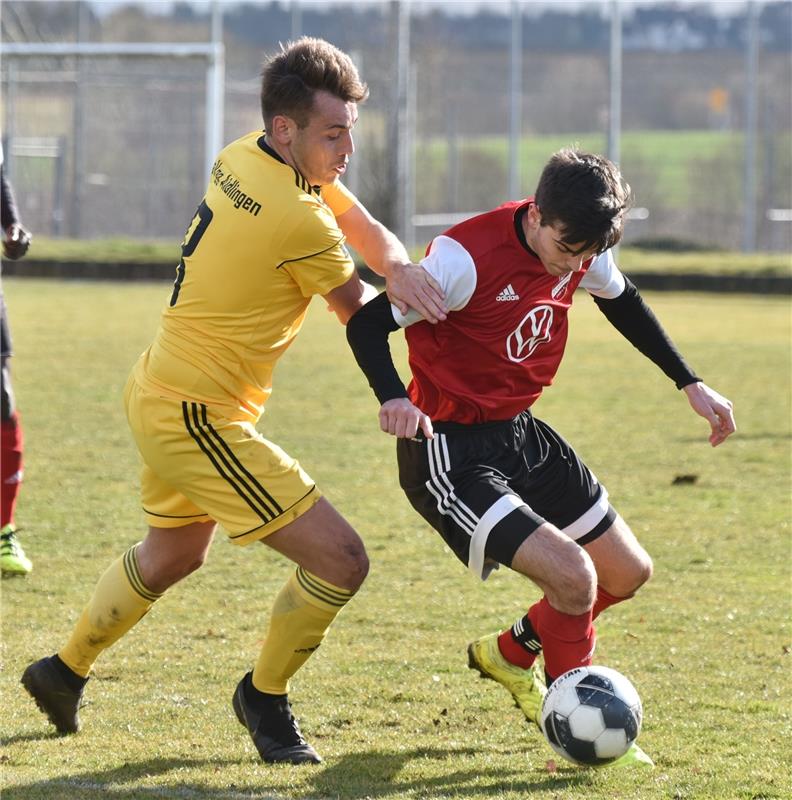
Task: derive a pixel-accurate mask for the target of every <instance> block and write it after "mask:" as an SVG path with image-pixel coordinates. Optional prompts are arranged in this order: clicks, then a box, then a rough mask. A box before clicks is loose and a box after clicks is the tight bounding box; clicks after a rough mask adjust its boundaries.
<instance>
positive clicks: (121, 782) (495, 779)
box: [3, 748, 588, 800]
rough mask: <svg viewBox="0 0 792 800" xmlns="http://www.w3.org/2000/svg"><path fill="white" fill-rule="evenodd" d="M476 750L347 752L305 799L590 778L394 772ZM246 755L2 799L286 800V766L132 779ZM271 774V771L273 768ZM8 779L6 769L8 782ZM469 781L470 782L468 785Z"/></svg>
mask: <svg viewBox="0 0 792 800" xmlns="http://www.w3.org/2000/svg"><path fill="white" fill-rule="evenodd" d="M475 752H476V751H474V750H459V749H454V750H447V749H437V748H420V749H415V750H408V751H400V752H376V751H375V752H369V753H359V754H355V755H349V756H346V757H344V758H342V759H341V760H339V761H338V762H335V763H332V764H330V765H328V766H325V767H302V769H310V770H314V771H315V774H314V777H313V780H311V781H310V782H309V785H310V786H311V788H310V789H308V790H307V793H306V794H302V793H301V794H300V796H303V797H312V798H322V797H325V798H326V797H333V798H339V800H341V799H343V800H362V798H387V797H389V796H392V795H397V794H401V795H404V794H412V795H414V796H419V797H420V796H426V797H432V796H435V794H436V793H449V794H453V795H454V796H458V797H471V798H476V797H484V798H492V797H498V796H499V794H501V793H502V792H505V791H510V792H516V793H519V794H521V795H525V796H528V794H529V793H530V792H537V791H540V792H541V791H543V792H552V793H553V796H555V792H558V791H559V790H562V789H565V788H567V787H571V786H576V785H583V784H585V783H587V782H588V779H587V777H586V775H585V773H577V774H576V773H572V774H569V775H564V776H561V775H547V776H546V777H542V778H524V777H523V773H522V772H520V771H518V770H516V769H515V770H513V771H504V770H503V769H502V767H497V768H496V767H493V768H492V769H489V770H488V769H484V770H481V769H472V768H471V769H468V770H453V769H452V770H451V771H449V772H448V773H447V774H444V775H442V776H436V777H431V778H412V779H411V778H404V779H399V777H398V774H399V772H400V771H401V769H402V768H403V767H404V766H405V765H406V764H407V763H409V762H411V761H415V760H423V761H427V760H434V761H448V762H449V764H450V765H452V764H453V761H454V759H456V758H458V757H459V756H460V755H464V754H471V755H472V754H475ZM249 760H250V759H249V757H248V756H241V757H240V758H239V759H236V760H230V759H220V758H218V759H190V758H155V759H151V760H149V761H141V762H137V763H127V764H124V765H123V766H119V767H114V768H112V769H108V770H94V771H90V772H84V773H79V774H73V775H69V776H64V777H62V778H53V779H50V780H42V781H36V782H34V783H29V784H26V785H24V786H19V785H17V786H14V785H8V786H6V787H5V788H4V790H3V798H4V800H42V799H43V798H47V800H50V799H52V800H60V799H61V798H78V797H79V798H80V800H94V798H97V800H98V799H99V798H129V800H131V799H132V798H140V800H147V798H159V797H165V798H179V800H193V799H194V800H199V798H217V800H251V798H257V800H286V798H287V797H293V796H294V795H293V794H291V793H289V794H287V793H286V791H288V790H286V791H285V790H284V789H283V787H282V783H281V782H278V784H276V785H275V784H271V785H268V782H267V780H266V779H267V773H268V771H270V770H273V771H277V770H280V769H290V767H277V766H275V767H269V766H268V767H264V766H262V772H261V775H260V777H259V778H257V779H256V780H255V781H250V782H240V783H238V784H235V783H230V784H228V786H226V787H225V788H222V789H220V788H211V787H208V786H201V785H200V784H199V783H197V782H181V781H180V782H174V783H173V784H169V785H159V786H150V787H144V786H139V785H135V784H136V783H137V782H138V781H140V780H142V779H146V778H151V777H155V776H159V775H165V774H166V773H169V772H175V771H179V770H183V769H204V768H211V769H213V770H215V771H217V770H222V769H223V768H224V767H231V766H233V767H237V766H239V765H240V764H242V763H245V762H247V761H249ZM270 774H275V773H274V772H272V773H270ZM9 777H10V776H9V775H8V772H6V780H8V778H9ZM474 784H475V785H474Z"/></svg>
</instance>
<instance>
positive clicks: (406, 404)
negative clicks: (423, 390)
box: [379, 397, 434, 439]
mask: <svg viewBox="0 0 792 800" xmlns="http://www.w3.org/2000/svg"><path fill="white" fill-rule="evenodd" d="M379 421H380V428H381V429H382V430H383V431H385V433H390V434H391V435H392V436H398V437H399V438H400V439H414V438H415V436H416V435H417V433H418V431H419V430H421V431H423V435H424V436H425V437H426V438H427V439H433V438H434V431H433V430H432V420H430V419H429V417H427V416H426V414H424V413H423V411H421V409H420V408H417V407H416V406H414V405H413V404H412V403H411V402H410V401H409V400H408V399H407V398H406V397H397V398H395V399H393V400H388V401H387V402H386V403H383V404H382V406H380V412H379Z"/></svg>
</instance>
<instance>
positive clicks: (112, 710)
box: [0, 278, 792, 800]
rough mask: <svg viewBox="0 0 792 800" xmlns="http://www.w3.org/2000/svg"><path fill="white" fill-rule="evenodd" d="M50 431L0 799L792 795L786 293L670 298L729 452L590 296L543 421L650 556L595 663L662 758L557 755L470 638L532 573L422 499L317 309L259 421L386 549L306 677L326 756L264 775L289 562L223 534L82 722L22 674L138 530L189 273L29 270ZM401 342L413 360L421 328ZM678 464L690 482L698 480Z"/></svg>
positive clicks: (26, 385) (491, 622)
mask: <svg viewBox="0 0 792 800" xmlns="http://www.w3.org/2000/svg"><path fill="white" fill-rule="evenodd" d="M5 291H6V294H7V299H8V301H9V307H10V309H11V320H12V324H13V328H14V332H15V335H16V339H17V357H16V358H15V363H14V369H15V372H16V388H17V393H18V396H19V400H20V404H21V408H22V413H23V420H24V422H25V425H26V431H27V447H28V450H27V470H26V483H25V486H24V489H23V492H22V495H21V498H20V508H19V514H18V520H19V524H20V525H21V527H22V528H23V533H22V535H23V537H24V542H25V546H26V548H27V550H28V553H29V554H30V555H31V557H32V558H33V560H34V571H33V573H32V574H31V575H30V576H29V577H28V578H26V579H24V580H22V579H14V580H4V581H3V582H2V607H3V644H2V646H3V671H2V674H1V675H0V685H1V686H2V697H3V714H2V715H0V735H2V740H3V744H4V754H3V757H2V759H3V761H2V793H3V797H4V798H9V800H45V799H46V800H52V798H58V799H60V798H80V800H82V799H83V798H88V800H94V798H96V800H99V798H102V799H103V800H104V799H105V798H122V799H123V800H130V799H131V798H135V799H136V800H137V799H141V800H153V798H161V797H172V798H185V797H186V798H215V800H219V799H220V798H222V800H241V798H267V800H285V798H305V799H306V800H307V799H308V798H313V799H314V800H317V799H318V798H322V799H323V800H324V799H325V798H326V799H327V800H329V798H334V799H335V800H364V798H378V799H380V800H407V798H425V799H426V800H440V799H441V798H443V799H444V798H456V799H458V800H494V799H495V798H498V799H499V800H501V799H502V800H524V798H525V797H528V796H530V797H537V798H546V800H551V799H552V800H567V798H570V799H573V798H580V799H581V800H582V799H583V798H585V799H586V800H612V798H625V800H626V799H627V798H629V799H630V800H633V798H636V799H638V800H655V799H656V800H671V799H672V798H673V799H674V800H724V799H725V798H728V799H729V800H757V798H765V799H766V800H770V799H771V798H772V800H785V798H788V797H790V796H792V778H790V774H789V770H788V769H787V766H788V756H789V751H788V745H789V741H790V736H792V729H791V728H790V724H791V723H790V712H791V711H792V709H790V700H789V688H790V687H789V674H790V662H789V659H790V657H791V656H790V646H791V645H792V641H791V640H790V628H789V623H790V595H789V586H790V561H789V555H790V544H791V543H792V540H790V529H789V523H790V513H789V512H790V495H789V476H790V377H789V369H788V367H789V363H790V315H789V307H788V301H787V299H786V298H768V297H760V296H747V295H731V296H728V297H723V296H711V295H704V294H696V295H694V294H673V293H662V294H652V293H648V295H647V297H648V300H649V302H650V303H651V304H652V306H653V307H654V309H655V310H656V311H657V313H658V315H659V316H660V318H661V319H663V320H664V322H665V323H666V325H667V327H668V330H669V331H670V333H671V335H672V336H673V337H674V338H675V340H676V341H677V343H678V344H679V346H680V348H681V349H682V351H683V352H684V353H685V354H686V355H687V356H688V357H689V359H690V361H691V363H692V364H693V365H694V367H695V368H696V369H697V370H698V371H699V372H700V374H701V375H702V376H703V377H704V378H705V379H706V380H707V381H708V382H709V383H710V384H711V385H712V386H714V387H716V388H717V389H718V390H720V391H721V392H723V393H724V394H726V395H727V396H729V397H730V398H731V399H732V400H733V401H734V403H735V408H736V414H737V421H738V427H739V431H738V434H737V435H736V436H735V437H734V438H733V439H732V440H730V441H729V442H727V443H726V444H725V445H723V446H722V447H719V448H717V449H715V450H713V449H711V448H710V447H709V446H708V444H707V442H706V433H707V431H706V424H705V423H704V422H703V421H702V420H701V419H699V418H698V417H696V416H695V415H694V414H693V413H692V412H691V411H690V410H689V409H688V407H687V404H686V402H685V400H684V397H683V396H682V395H681V393H679V392H677V390H676V389H675V388H674V387H673V385H672V384H671V383H670V382H669V381H668V380H667V379H666V378H665V377H664V376H663V375H662V374H660V373H659V372H658V371H657V370H656V368H655V367H654V366H653V365H651V364H650V363H649V362H647V361H645V359H643V357H642V356H640V355H639V354H638V353H637V352H636V351H634V350H633V349H632V348H631V347H630V345H629V344H627V343H626V342H625V341H624V340H623V339H621V337H619V335H618V334H617V333H615V332H614V331H613V330H612V329H611V328H610V326H609V325H608V324H607V322H606V321H605V320H604V318H603V317H602V316H601V314H600V313H599V312H598V311H597V310H596V307H595V306H594V304H593V303H592V302H591V301H590V300H589V299H588V298H587V297H586V296H585V295H581V296H580V297H578V298H577V300H576V303H575V307H574V308H573V311H572V317H571V334H572V336H571V341H570V345H569V352H568V355H567V360H566V361H565V363H564V366H563V367H562V369H561V372H560V374H559V376H558V380H557V383H556V385H555V386H553V387H551V388H550V389H549V390H548V391H547V392H546V394H545V396H544V397H543V398H542V399H541V400H540V401H539V403H538V404H537V406H536V409H535V410H536V413H537V415H539V416H540V417H542V418H544V419H547V420H548V421H550V422H551V423H552V424H553V425H554V426H556V427H557V428H558V429H559V430H560V431H561V432H562V433H563V434H564V435H566V436H568V437H569V439H570V440H571V441H572V442H573V443H574V444H575V446H576V448H577V449H578V451H579V452H580V454H581V455H582V456H583V457H584V458H585V459H586V460H587V461H588V462H589V463H590V464H591V466H592V467H593V469H594V470H595V471H596V473H597V474H598V476H599V477H600V479H601V480H602V481H603V482H604V483H605V485H606V486H607V487H608V489H609V491H610V493H611V497H612V500H613V502H614V503H615V504H616V506H617V507H618V508H619V510H620V511H621V512H622V513H623V514H624V516H625V517H626V518H627V519H628V520H629V521H630V522H631V524H632V525H633V526H634V529H635V531H636V533H637V534H638V535H639V536H640V538H641V539H642V540H643V542H644V544H645V545H646V547H647V549H648V550H649V551H650V553H651V554H652V555H653V557H654V559H655V577H654V578H653V580H652V581H651V583H650V584H649V585H648V586H647V587H646V588H645V590H644V591H642V592H641V594H640V596H639V597H638V598H636V600H634V601H633V602H631V603H627V604H624V605H622V606H618V607H617V608H615V609H613V610H612V612H609V613H608V614H607V615H605V617H604V618H603V620H602V624H601V625H600V629H599V633H600V637H599V645H598V651H597V660H598V661H600V662H601V663H606V664H609V665H611V666H613V667H615V668H617V669H619V670H621V671H622V672H624V673H625V674H627V675H628V676H629V677H630V678H631V679H632V680H633V681H634V682H635V684H636V685H637V686H638V688H639V690H640V692H641V695H642V698H643V702H644V705H645V711H646V719H645V726H644V732H643V734H642V737H641V743H642V745H643V746H644V748H645V749H646V750H647V751H648V752H649V753H651V754H652V756H653V757H654V758H655V760H656V761H657V767H656V769H654V770H652V771H649V772H643V771H640V770H639V771H634V770H629V769H628V770H621V771H620V770H610V771H609V770H601V771H585V770H579V769H576V768H573V767H571V766H567V765H564V764H561V763H555V765H554V764H553V763H550V762H551V761H556V762H557V760H555V759H554V758H553V754H552V751H550V749H549V747H548V746H546V745H544V744H543V742H542V741H541V739H540V738H539V736H538V735H537V734H536V733H535V732H533V731H531V730H530V729H528V728H527V727H526V725H525V724H524V722H522V721H521V716H520V713H519V712H518V711H517V710H516V709H515V708H514V707H513V706H512V704H511V702H510V699H509V698H508V696H507V695H506V693H505V692H504V691H503V690H502V689H501V688H500V687H498V686H496V685H495V684H493V683H491V682H485V681H482V680H480V679H478V678H477V677H476V676H475V675H474V673H473V672H472V671H470V670H468V669H467V668H466V656H465V646H466V644H467V642H468V641H469V640H470V639H471V638H473V637H475V636H478V635H480V634H483V633H486V632H489V631H491V630H494V629H496V628H499V627H502V626H505V625H507V624H510V623H511V622H512V621H513V619H516V618H517V617H518V616H519V615H520V614H521V613H522V612H523V610H524V608H525V607H526V605H527V604H528V603H530V602H531V601H532V600H533V599H535V597H536V595H537V590H536V589H535V588H534V587H533V586H531V585H530V584H528V583H527V582H526V581H523V580H520V579H518V578H517V576H516V575H513V574H510V573H509V572H508V571H506V570H501V571H500V572H499V573H497V574H495V575H494V576H493V577H492V578H491V579H490V580H489V581H488V582H487V583H486V584H482V583H480V582H477V581H475V580H473V579H472V578H471V577H470V576H469V575H468V573H467V571H466V570H465V569H463V568H462V566H461V565H460V564H458V563H457V562H456V561H455V559H454V558H453V557H452V556H451V555H450V553H448V552H446V551H445V549H444V546H443V545H442V543H441V542H440V540H439V537H437V535H436V534H435V533H433V532H432V531H431V530H430V529H429V528H427V526H426V525H424V524H423V523H422V522H421V520H420V519H419V518H418V517H417V516H416V515H415V513H414V512H413V511H412V509H411V508H409V506H408V504H407V502H406V500H405V499H404V498H403V496H402V495H401V492H400V490H399V489H398V486H397V481H396V468H395V463H394V452H393V451H394V446H393V441H392V440H390V439H389V438H388V437H386V436H385V435H384V434H381V433H380V432H379V431H378V426H377V419H376V413H377V405H376V401H375V400H374V397H373V395H372V394H371V393H370V391H369V389H368V387H367V386H366V385H365V381H364V379H363V377H362V375H360V374H359V372H358V371H357V368H356V366H355V365H354V362H353V359H352V357H351V355H350V353H349V352H348V350H347V347H346V344H345V341H344V337H343V331H342V329H341V328H340V327H339V326H338V324H337V323H336V322H335V320H334V318H333V316H332V315H330V314H328V313H327V312H326V311H325V310H324V309H323V308H322V304H321V303H316V304H315V305H314V306H313V308H312V310H311V313H310V314H309V318H308V321H307V323H306V328H305V330H304V331H303V333H302V334H301V336H300V337H299V338H298V340H297V341H296V342H295V344H294V346H293V348H292V349H291V350H290V352H289V354H288V357H287V358H285V359H284V360H283V363H282V364H281V365H279V367H278V370H277V373H276V376H275V391H274V394H273V397H272V401H271V404H270V405H269V406H268V410H267V413H266V414H265V416H264V418H263V420H262V423H261V430H262V431H263V432H264V433H265V435H267V436H270V437H272V438H273V439H274V440H275V441H277V442H278V443H280V444H281V445H283V446H284V447H286V449H287V450H289V451H290V452H293V453H294V454H295V455H297V456H299V458H300V459H301V461H302V463H303V464H304V465H305V467H306V468H307V469H308V470H309V471H310V472H311V474H312V475H313V477H314V478H315V479H316V480H317V481H318V483H319V484H320V486H321V487H322V489H323V490H324V491H325V492H326V494H327V495H328V496H329V497H330V498H331V500H332V501H333V502H334V504H336V505H337V507H338V508H339V509H340V510H341V511H342V512H343V513H344V514H345V515H346V516H347V517H348V518H349V519H350V520H351V521H352V523H353V524H354V525H355V526H356V528H357V529H358V530H359V531H360V532H361V534H362V535H363V537H364V539H365V541H366V545H367V548H368V551H369V555H370V557H371V562H372V569H371V574H370V577H369V579H368V581H367V583H366V584H365V585H364V587H363V589H362V590H361V592H360V594H359V596H358V597H357V598H356V599H355V600H354V602H352V603H351V604H350V605H349V607H348V608H347V609H346V610H345V611H344V614H343V615H342V617H341V618H340V619H339V621H338V624H337V625H336V626H335V627H334V629H333V630H332V631H331V634H330V636H329V637H328V639H327V641H326V642H325V643H324V644H323V645H322V647H321V649H320V651H319V652H318V653H317V654H316V656H315V657H314V658H313V659H312V660H311V661H310V662H309V664H308V665H307V667H306V668H305V670H304V671H303V672H301V673H300V675H299V676H298V678H297V679H295V681H294V686H293V690H292V694H293V701H294V703H295V710H296V713H297V714H299V716H300V717H301V719H302V723H303V728H304V730H305V732H306V734H307V735H308V736H309V737H310V738H311V739H312V740H313V741H314V743H315V744H316V746H317V747H318V748H319V750H320V751H321V752H322V753H323V754H324V756H325V758H326V761H325V764H324V765H322V766H320V767H319V768H317V769H300V768H289V767H286V768H283V769H268V768H264V767H262V766H261V765H260V764H258V763H257V762H256V759H255V757H254V753H253V751H252V746H251V744H250V742H249V740H248V738H247V736H246V735H245V733H244V731H243V730H242V729H241V727H240V726H239V725H238V723H237V722H236V720H235V719H234V717H233V712H232V711H231V707H230V695H231V692H232V691H233V688H234V686H235V684H236V681H237V680H238V678H239V676H240V675H241V674H242V673H243V672H244V671H245V670H247V669H248V668H249V665H250V663H251V662H252V660H253V659H254V657H255V654H256V652H257V649H258V644H259V642H260V640H261V637H262V635H263V631H264V628H265V625H266V616H267V613H268V608H269V603H270V600H271V598H272V596H273V594H274V593H275V592H276V591H277V588H278V586H279V585H280V583H281V582H282V580H283V579H284V577H285V575H286V574H287V570H288V569H289V567H288V565H287V564H286V563H285V562H284V561H283V560H282V559H281V558H279V557H277V556H276V555H275V554H273V553H270V552H268V551H267V550H266V549H265V548H262V547H252V548H249V549H247V550H242V549H239V548H236V547H234V546H232V545H230V544H229V543H228V542H227V541H226V540H225V539H224V537H223V536H222V534H220V535H219V536H218V539H217V541H216V542H215V544H214V546H213V549H212V552H211V554H210V558H209V561H208V563H207V565H206V566H205V567H204V569H202V570H201V571H200V572H198V573H197V574H195V575H194V576H192V577H190V578H189V579H188V580H187V581H186V582H185V583H184V584H183V585H182V586H180V587H177V588H176V589H175V590H174V591H172V592H171V593H169V594H168V595H167V596H166V597H165V598H164V599H163V600H162V601H161V602H160V603H159V604H158V605H157V606H156V607H155V608H154V609H153V611H152V612H151V613H150V614H149V615H148V616H147V617H146V618H145V620H143V621H142V623H141V624H140V625H139V626H138V627H137V628H136V629H135V630H134V631H133V632H132V633H131V634H130V635H129V636H128V637H126V638H125V639H124V640H123V642H121V643H120V644H118V645H117V646H116V647H114V648H112V649H111V650H109V651H108V652H107V653H106V654H105V655H104V657H103V658H102V659H101V661H100V662H99V664H98V666H97V670H96V675H95V677H94V678H93V679H92V682H91V685H90V686H89V691H88V694H87V701H88V704H87V705H86V707H85V708H84V709H83V710H82V712H81V713H82V718H83V721H84V723H85V729H84V731H83V732H81V733H80V734H79V735H78V736H77V737H73V738H68V739H61V738H58V737H56V736H54V735H53V733H52V729H51V728H49V727H48V726H47V724H46V723H45V721H44V719H43V718H42V716H41V715H40V714H39V712H38V711H36V709H35V708H34V706H33V704H32V703H31V702H30V700H29V698H27V696H26V695H25V694H24V693H23V691H22V689H21V687H20V686H19V684H18V680H19V674H20V673H21V671H22V669H23V668H24V666H25V665H26V664H27V663H28V662H29V661H30V660H32V659H34V658H38V657H40V656H41V655H43V654H46V653H49V652H51V651H52V650H53V649H55V648H56V647H57V646H58V645H59V644H60V642H61V641H62V640H63V638H64V636H65V635H66V634H67V632H68V630H69V629H70V626H71V625H72V624H73V622H74V620H75V618H76V615H77V614H78V613H79V610H80V609H81V607H82V605H83V603H84V602H85V600H86V596H87V593H88V592H89V591H90V590H91V588H92V586H93V584H94V582H95V581H96V579H97V578H98V576H99V574H100V573H101V572H102V570H103V569H104V568H105V566H106V564H107V563H108V562H109V561H110V560H111V559H112V558H113V557H115V555H116V554H117V553H119V552H121V551H122V550H123V549H124V548H125V547H127V546H128V545H129V544H131V543H132V542H134V541H136V540H137V539H138V538H139V537H140V535H141V533H142V517H141V512H140V510H139V507H138V499H137V494H136V492H137V463H136V455H135V451H134V447H133V444H132V442H131V439H130V436H129V434H128V432H127V428H126V424H125V422H124V419H123V412H122V408H121V399H120V395H121V389H122V386H123V383H124V381H125V378H126V374H127V372H128V369H129V367H130V365H131V364H132V362H133V361H134V359H135V358H136V356H137V354H138V353H139V352H140V351H141V350H142V349H143V348H144V347H145V346H146V345H147V344H148V342H149V340H150V339H151V336H152V334H153V332H154V329H155V327H156V324H157V319H158V315H159V312H160V309H161V307H162V306H163V305H164V303H165V302H166V301H167V296H168V292H169V288H168V286H167V284H166V283H158V284H147V283H135V284H124V283H91V282H79V281H49V280H23V279H19V278H8V279H6V281H5ZM394 349H395V352H396V354H397V358H398V359H399V361H400V363H401V364H402V365H403V358H404V350H403V347H402V341H401V339H400V337H394ZM680 475H687V476H694V478H693V479H692V480H693V481H694V482H682V483H675V482H674V479H675V478H676V477H677V476H680Z"/></svg>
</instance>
